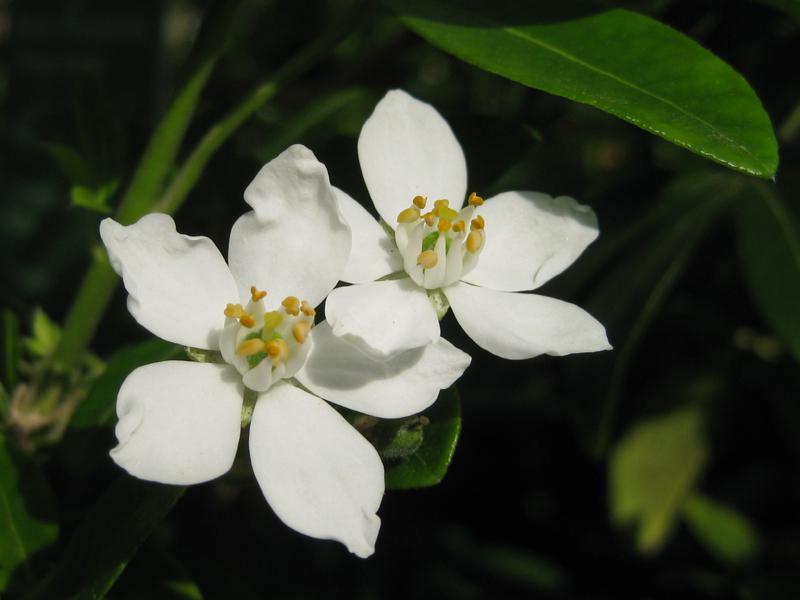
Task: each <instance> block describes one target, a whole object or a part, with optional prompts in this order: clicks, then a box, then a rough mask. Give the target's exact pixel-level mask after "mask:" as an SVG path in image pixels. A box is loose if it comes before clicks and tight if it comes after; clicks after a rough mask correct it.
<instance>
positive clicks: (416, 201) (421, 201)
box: [414, 196, 428, 210]
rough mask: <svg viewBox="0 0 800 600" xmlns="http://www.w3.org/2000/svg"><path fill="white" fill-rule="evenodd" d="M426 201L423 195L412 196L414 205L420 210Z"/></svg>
mask: <svg viewBox="0 0 800 600" xmlns="http://www.w3.org/2000/svg"><path fill="white" fill-rule="evenodd" d="M427 203H428V199H427V198H425V197H424V196H414V206H416V207H417V208H418V209H420V210H422V209H423V208H425V205H426V204H427Z"/></svg>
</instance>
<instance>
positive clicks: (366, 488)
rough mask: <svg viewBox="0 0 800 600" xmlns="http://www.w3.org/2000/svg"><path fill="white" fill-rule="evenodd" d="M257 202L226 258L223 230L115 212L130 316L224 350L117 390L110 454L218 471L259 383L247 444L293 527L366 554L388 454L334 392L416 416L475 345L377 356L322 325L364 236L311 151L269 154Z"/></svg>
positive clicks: (115, 239) (115, 244) (150, 473)
mask: <svg viewBox="0 0 800 600" xmlns="http://www.w3.org/2000/svg"><path fill="white" fill-rule="evenodd" d="M245 200H246V202H247V203H248V204H249V205H250V206H251V207H252V209H253V210H252V211H251V212H248V213H246V214H244V215H243V216H241V217H240V218H239V219H238V220H237V221H236V223H235V224H234V226H233V229H232V231H231V236H230V245H229V251H228V264H226V263H225V260H224V259H223V257H222V255H221V254H220V252H219V250H217V248H216V247H215V246H214V244H213V242H211V240H209V239H208V238H205V237H191V236H186V235H181V234H179V233H177V231H176V230H175V223H174V222H173V220H172V218H171V217H169V216H167V215H162V214H151V215H147V216H145V217H143V218H142V219H140V220H139V221H138V222H137V223H135V224H133V225H129V226H122V225H120V224H119V223H116V222H115V221H113V220H111V219H106V220H104V221H103V222H102V224H101V226H100V234H101V237H102V239H103V242H104V244H105V245H106V248H107V249H108V254H109V258H110V261H111V264H112V266H113V267H114V269H115V270H116V272H117V273H119V274H120V275H121V276H122V278H123V282H124V284H125V288H126V289H127V291H128V294H129V296H128V308H129V310H130V312H131V314H132V315H133V317H134V318H135V319H136V320H137V321H138V322H139V323H140V324H142V325H143V326H144V327H146V328H147V329H148V330H150V331H151V332H152V333H154V334H155V335H157V336H159V337H161V338H163V339H165V340H168V341H171V342H175V343H177V344H182V345H186V346H191V347H194V348H200V349H206V350H212V351H217V350H218V351H219V352H220V353H221V356H222V357H223V359H224V361H225V362H224V363H211V362H208V363H203V362H186V361H167V362H160V363H155V364H151V365H147V366H144V367H141V368H138V369H136V370H135V371H134V372H133V373H131V374H130V375H129V376H128V378H127V379H126V380H125V382H124V383H123V385H122V387H121V388H120V391H119V396H118V398H117V415H118V417H119V422H118V424H117V427H116V435H117V438H118V440H119V445H118V446H117V447H116V448H114V449H113V450H112V451H111V456H112V458H113V459H114V461H115V462H116V463H117V464H118V465H120V466H121V467H122V468H124V469H125V470H126V471H128V472H129V473H130V474H132V475H134V476H136V477H139V478H141V479H147V480H151V481H158V482H162V483H169V484H182V485H185V484H194V483H200V482H204V481H208V480H211V479H214V478H215V477H219V476H220V475H222V474H224V473H225V472H227V471H228V470H229V469H230V467H231V465H232V464H233V460H234V457H235V454H236V449H237V446H238V443H239V437H240V433H241V423H242V415H243V406H244V409H245V411H246V410H248V409H249V408H250V406H248V405H247V404H243V395H244V394H245V391H246V389H247V390H250V391H249V392H247V395H248V396H249V397H252V396H257V400H256V402H255V406H254V408H253V409H252V410H253V412H252V422H251V427H250V439H249V445H250V457H251V462H252V465H253V470H254V472H255V476H256V479H257V480H258V483H259V486H260V487H261V490H262V491H263V493H264V496H265V497H266V499H267V502H268V503H269V504H270V506H271V507H272V508H273V510H274V511H275V513H276V514H277V515H278V517H280V518H281V519H282V520H283V521H284V522H285V523H286V524H287V525H288V526H289V527H292V528H293V529H296V530H297V531H299V532H301V533H304V534H306V535H310V536H313V537H317V538H325V539H335V540H338V541H340V542H342V543H343V544H345V545H346V546H347V548H348V549H349V550H350V551H351V552H353V553H355V554H357V555H358V556H361V557H366V556H369V555H370V554H372V552H373V551H374V545H375V540H376V537H377V534H378V529H379V527H380V519H379V518H378V516H377V515H376V511H377V509H378V507H379V505H380V502H381V498H382V496H383V492H384V471H383V465H382V463H381V460H380V457H379V456H378V453H377V452H376V450H375V449H374V448H373V446H372V445H371V444H370V443H369V442H367V440H366V439H365V438H364V437H363V436H362V435H361V434H360V433H358V432H357V431H356V430H355V429H354V428H353V427H351V425H350V424H349V423H348V422H347V421H346V420H345V419H344V418H343V417H342V416H341V415H340V414H339V413H338V412H337V411H336V410H334V409H333V408H332V407H331V406H330V405H329V404H327V403H326V402H325V401H323V400H322V398H324V399H326V400H329V401H331V402H334V403H336V404H340V405H342V406H345V407H348V408H351V409H354V410H357V411H360V412H363V413H366V414H370V415H374V416H377V417H400V416H407V415H410V414H414V413H417V412H419V411H420V410H423V409H424V408H426V407H427V406H429V405H430V404H431V403H433V402H434V400H435V399H436V396H437V395H438V392H439V390H440V389H442V388H445V387H447V386H449V385H451V384H452V383H453V382H454V381H455V380H456V379H457V378H458V377H459V376H460V375H461V373H462V372H463V371H464V369H465V368H466V367H467V365H468V364H469V360H470V359H469V356H468V355H466V354H464V353H463V352H461V351H460V350H458V349H456V348H455V347H453V346H452V345H451V344H449V343H448V342H446V341H445V340H443V339H441V340H438V341H436V342H434V343H430V344H427V345H426V346H424V347H420V348H418V349H415V350H411V351H409V352H405V353H402V354H399V355H397V356H396V358H394V359H392V360H388V361H386V360H376V359H374V358H373V357H369V356H367V355H365V354H363V353H361V352H359V351H358V350H357V349H355V348H353V346H352V345H351V344H349V343H346V342H342V341H341V340H339V339H338V338H336V337H335V336H333V335H332V334H331V329H330V326H329V325H328V324H327V323H326V322H324V321H323V322H321V323H319V324H318V325H316V326H314V315H315V312H316V311H315V307H316V306H317V305H318V304H319V303H320V302H322V300H323V299H324V298H325V297H326V296H327V295H328V293H329V292H330V291H331V290H332V289H333V287H334V285H336V283H337V281H338V280H339V278H340V275H341V273H342V271H343V269H344V267H345V265H346V263H347V260H348V254H349V252H350V246H351V234H350V229H349V227H348V225H347V224H346V222H345V221H344V220H343V218H342V216H341V213H340V210H339V207H338V204H337V200H336V196H335V193H334V191H333V188H332V187H331V186H330V183H329V180H328V174H327V171H326V170H325V167H324V166H323V165H322V164H321V163H319V162H318V161H317V160H316V159H315V157H314V155H313V154H312V153H311V152H310V151H309V150H308V149H306V148H304V147H302V146H293V147H291V148H289V149H288V150H287V151H285V152H284V153H283V154H281V155H280V156H279V157H278V158H276V159H275V160H273V161H272V162H270V163H269V164H267V165H266V166H265V167H264V168H263V169H262V170H261V171H260V172H259V173H258V175H257V176H256V178H255V180H254V181H253V182H252V183H251V184H250V186H249V187H248V188H247V190H246V191H245ZM262 289H264V290H268V293H265V292H264V291H262ZM298 382H299V384H300V386H302V387H299V386H298V385H295V384H296V383H298ZM309 392H310V393H309Z"/></svg>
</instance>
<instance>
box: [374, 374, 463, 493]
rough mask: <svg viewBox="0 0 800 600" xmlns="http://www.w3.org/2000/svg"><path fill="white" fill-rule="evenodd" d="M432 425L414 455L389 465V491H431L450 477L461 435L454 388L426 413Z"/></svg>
mask: <svg viewBox="0 0 800 600" xmlns="http://www.w3.org/2000/svg"><path fill="white" fill-rule="evenodd" d="M424 415H425V417H426V418H427V420H428V421H429V423H428V424H427V425H425V426H424V428H423V430H422V431H423V438H422V443H421V444H420V445H419V447H418V448H417V449H416V451H415V452H414V453H413V454H410V455H408V456H406V457H405V458H402V459H400V460H397V461H392V462H389V463H388V464H387V465H386V487H387V488H388V489H396V490H397V489H410V488H421V487H429V486H432V485H436V484H437V483H439V482H440V481H441V480H442V479H443V478H444V476H445V473H447V468H448V467H449V466H450V461H451V460H452V458H453V453H454V452H455V450H456V444H457V443H458V436H459V434H460V433H461V401H460V400H459V396H458V392H457V391H456V389H455V388H454V387H451V388H449V389H447V390H444V391H443V392H441V393H440V394H439V399H438V400H437V401H436V403H435V404H434V405H433V406H431V407H430V408H429V409H428V410H426V411H425V413H424Z"/></svg>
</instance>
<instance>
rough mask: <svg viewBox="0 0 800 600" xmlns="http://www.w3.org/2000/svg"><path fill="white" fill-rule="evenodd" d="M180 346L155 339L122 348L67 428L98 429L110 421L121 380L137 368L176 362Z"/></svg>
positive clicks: (179, 353) (93, 386) (110, 359)
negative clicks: (150, 364)
mask: <svg viewBox="0 0 800 600" xmlns="http://www.w3.org/2000/svg"><path fill="white" fill-rule="evenodd" d="M182 354H183V349H182V348H181V347H180V346H176V345H175V344H171V343H169V342H165V341H163V340H159V339H152V340H147V341H146V342H142V343H141V344H137V345H135V346H130V347H128V348H123V349H122V350H119V351H117V352H116V353H115V354H113V355H112V356H111V358H109V360H108V363H107V364H106V369H105V371H104V372H103V374H102V375H101V376H100V377H98V378H97V379H96V380H95V382H94V383H93V384H92V386H91V387H90V388H89V391H88V392H87V394H86V399H85V400H84V401H83V402H82V403H81V405H80V406H79V407H78V410H77V411H75V414H74V415H73V417H72V420H71V421H70V427H75V428H81V427H98V426H102V425H108V424H110V423H112V422H113V421H114V417H115V406H116V400H117V392H118V391H119V387H120V386H121V385H122V382H123V381H124V380H125V378H126V377H127V376H128V375H129V374H130V373H131V371H133V370H134V369H135V368H137V367H141V366H142V365H146V364H149V363H152V362H158V361H162V360H170V359H174V358H178V357H180V356H181V355H182Z"/></svg>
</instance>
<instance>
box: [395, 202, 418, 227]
mask: <svg viewBox="0 0 800 600" xmlns="http://www.w3.org/2000/svg"><path fill="white" fill-rule="evenodd" d="M417 219H419V210H418V209H416V208H414V207H413V206H412V207H410V208H407V209H405V210H404V211H401V212H400V214H399V215H397V222H398V223H413V222H414V221H416V220H417Z"/></svg>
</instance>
